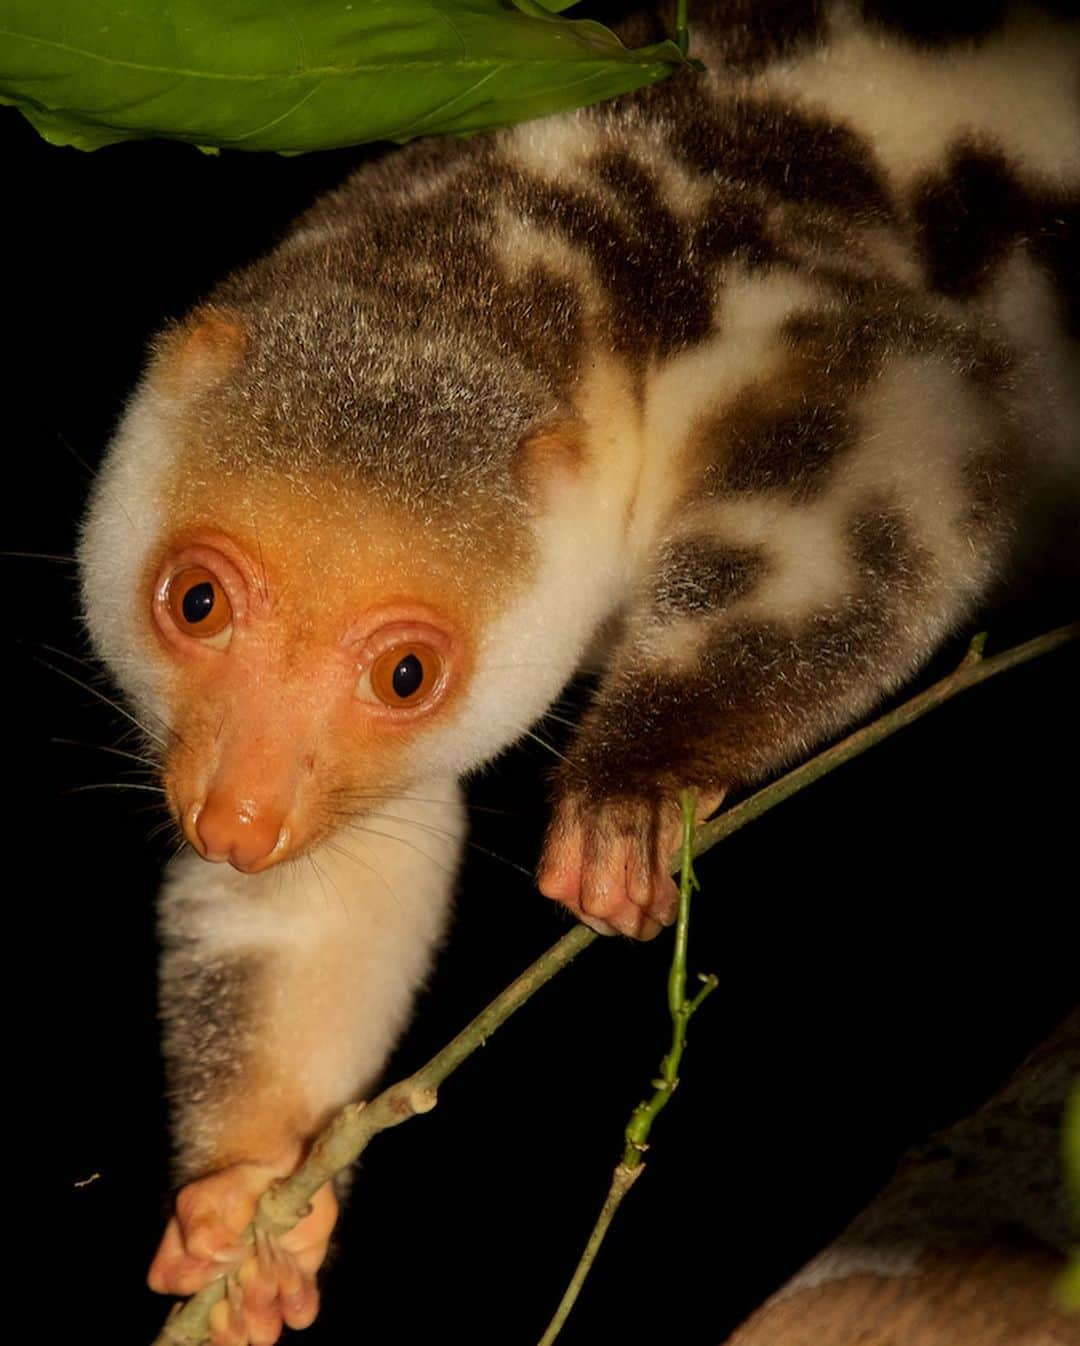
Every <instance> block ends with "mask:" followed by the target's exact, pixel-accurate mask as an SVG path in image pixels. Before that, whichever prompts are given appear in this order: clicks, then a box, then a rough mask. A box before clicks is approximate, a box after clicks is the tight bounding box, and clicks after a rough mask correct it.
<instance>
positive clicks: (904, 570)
mask: <svg viewBox="0 0 1080 1346" xmlns="http://www.w3.org/2000/svg"><path fill="white" fill-rule="evenodd" d="M847 531H848V544H849V546H850V548H851V554H852V557H853V558H854V560H855V564H856V565H857V566H858V569H859V574H860V576H861V581H862V584H863V586H864V587H865V588H866V590H867V591H869V590H872V589H873V588H875V587H876V588H877V589H878V590H879V591H880V593H881V595H882V601H883V602H884V601H888V602H895V601H896V600H897V599H898V598H900V597H901V596H906V597H911V596H913V595H915V594H917V592H918V590H919V589H920V587H921V586H922V583H923V582H924V581H925V579H926V578H927V575H928V572H929V568H930V566H931V564H932V563H931V560H930V557H929V556H928V555H927V553H926V551H925V550H924V549H923V548H922V547H920V546H919V545H918V544H917V543H916V542H915V541H914V539H913V538H912V537H911V529H910V527H909V526H908V521H907V519H906V517H905V515H904V513H903V511H902V510H901V509H899V508H897V507H895V506H889V505H880V506H876V507H873V508H865V507H864V508H862V509H861V510H860V511H859V513H858V514H856V515H855V516H854V518H852V519H851V521H850V522H849V524H848V530H847Z"/></svg>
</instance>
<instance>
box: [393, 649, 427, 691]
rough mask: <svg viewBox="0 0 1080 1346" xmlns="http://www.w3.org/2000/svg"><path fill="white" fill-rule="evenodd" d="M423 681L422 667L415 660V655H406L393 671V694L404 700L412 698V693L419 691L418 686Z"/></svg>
mask: <svg viewBox="0 0 1080 1346" xmlns="http://www.w3.org/2000/svg"><path fill="white" fill-rule="evenodd" d="M423 681H424V665H423V664H422V663H421V662H420V660H419V659H417V657H416V655H415V654H407V655H406V656H405V658H404V659H402V660H401V661H400V662H399V663H398V665H397V667H396V668H395V669H394V676H393V678H392V679H391V682H392V684H393V688H394V694H395V695H396V696H400V697H401V699H402V700H404V699H405V698H406V697H407V696H412V695H413V693H414V692H417V691H419V690H420V685H421V683H422V682H423Z"/></svg>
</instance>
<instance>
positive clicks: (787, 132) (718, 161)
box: [671, 99, 890, 218]
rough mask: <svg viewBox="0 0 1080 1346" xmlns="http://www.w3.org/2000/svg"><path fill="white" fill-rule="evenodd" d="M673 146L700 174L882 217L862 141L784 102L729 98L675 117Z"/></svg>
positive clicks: (879, 191)
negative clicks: (714, 106) (708, 107)
mask: <svg viewBox="0 0 1080 1346" xmlns="http://www.w3.org/2000/svg"><path fill="white" fill-rule="evenodd" d="M671 143H672V148H673V150H674V151H675V152H676V153H677V154H679V155H680V156H681V157H682V158H684V159H685V160H686V161H687V162H688V163H690V164H691V165H692V166H693V167H694V168H696V169H697V170H698V171H699V172H701V173H705V174H709V175H715V176H716V177H718V178H719V179H720V180H721V181H724V180H726V181H727V182H729V183H735V184H738V183H743V184H748V185H750V186H752V187H754V188H756V189H757V190H759V191H762V192H764V193H766V194H767V195H769V196H773V197H777V198H779V199H780V200H785V201H794V202H797V203H798V204H800V205H807V204H816V205H823V206H828V207H832V208H834V209H838V210H842V211H845V212H854V213H857V214H859V215H860V216H862V217H863V218H888V216H889V214H890V210H889V204H888V199H887V197H886V194H885V189H884V186H883V184H882V182H881V179H880V176H879V174H878V171H877V168H876V166H875V164H874V160H873V156H872V154H871V152H870V149H869V147H868V146H867V145H866V143H865V142H864V141H863V140H861V139H860V138H859V137H858V136H857V135H856V134H855V133H854V131H852V130H851V129H850V128H849V127H847V126H845V125H843V124H842V123H840V122H833V121H830V120H829V119H828V118H827V117H824V116H820V115H814V114H812V113H806V112H800V111H798V110H796V109H794V108H792V107H791V106H789V105H788V104H785V103H780V102H774V101H767V100H761V99H758V100H750V99H731V100H729V101H727V102H726V103H724V104H723V106H721V107H720V108H718V109H717V110H715V111H713V110H712V109H711V108H710V109H709V110H707V111H705V110H702V109H700V108H699V109H698V112H697V115H696V116H692V117H687V118H685V119H680V121H679V122H678V123H676V124H675V125H674V126H673V128H672V131H671Z"/></svg>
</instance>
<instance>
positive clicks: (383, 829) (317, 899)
mask: <svg viewBox="0 0 1080 1346" xmlns="http://www.w3.org/2000/svg"><path fill="white" fill-rule="evenodd" d="M419 795H420V796H421V798H415V797H410V796H404V797H400V798H396V799H388V800H386V801H380V802H379V804H378V806H377V808H376V809H375V812H374V814H373V815H372V816H370V817H369V818H367V819H365V820H364V822H363V823H362V824H360V825H358V827H357V828H356V829H355V830H345V831H342V832H339V833H338V834H337V835H336V836H335V837H334V839H333V840H332V841H331V842H328V843H324V844H323V845H322V846H321V847H319V848H318V849H317V850H316V851H314V852H313V853H312V854H311V855H310V856H309V857H306V858H303V859H301V860H298V861H294V862H293V863H291V864H288V865H286V866H283V867H279V868H275V869H271V870H267V871H266V872H264V873H262V874H256V875H245V874H240V873H238V872H237V871H236V870H234V869H232V868H231V867H229V866H226V865H208V864H206V863H205V862H204V861H203V860H201V859H199V858H198V857H196V856H195V855H194V854H193V853H191V852H187V853H186V854H185V855H183V856H182V857H181V858H180V859H179V860H177V861H176V862H175V863H174V864H173V865H172V866H171V867H170V869H169V872H168V875H167V878H166V882H165V886H164V889H163V892H162V897H161V920H162V926H163V929H164V931H165V934H166V939H167V940H168V937H169V935H170V933H171V932H172V931H173V930H175V931H176V932H177V933H178V934H179V935H180V937H181V938H182V940H183V941H184V949H185V956H187V955H190V956H192V957H193V958H195V960H196V961H197V962H199V963H201V964H207V963H214V962H216V961H217V960H226V961H228V960H232V959H236V958H243V957H245V956H247V955H255V956H257V957H258V959H259V961H260V962H262V963H263V964H264V965H265V966H266V968H267V971H268V974H269V977H270V978H271V979H272V983H273V988H274V989H273V994H272V997H271V999H270V1002H269V1004H268V1005H263V1006H262V1008H261V1010H260V1015H259V1018H260V1023H259V1033H260V1037H261V1038H264V1039H265V1040H266V1042H268V1043H270V1044H272V1045H273V1048H274V1051H275V1053H276V1055H277V1058H278V1061H279V1064H278V1066H277V1069H278V1070H279V1071H280V1074H281V1076H282V1079H283V1080H286V1081H288V1082H289V1088H290V1092H292V1093H294V1094H295V1096H296V1097H297V1098H298V1099H299V1100H300V1101H302V1102H303V1103H304V1104H305V1105H306V1106H307V1108H308V1109H309V1110H310V1112H311V1114H312V1115H317V1116H319V1115H324V1114H325V1113H326V1112H327V1111H328V1110H330V1109H335V1108H338V1107H340V1106H342V1105H343V1104H344V1103H346V1102H348V1101H349V1100H350V1099H352V1098H354V1097H358V1096H360V1095H361V1094H362V1092H363V1091H364V1090H366V1089H368V1088H369V1086H370V1085H371V1082H372V1080H373V1079H374V1078H375V1077H376V1075H377V1074H378V1072H379V1070H380V1069H381V1067H382V1064H383V1062H384V1060H385V1058H386V1056H387V1054H388V1052H389V1051H390V1049H391V1047H392V1046H393V1044H394V1041H395V1040H396V1038H397V1036H398V1035H399V1033H400V1031H401V1029H402V1027H403V1025H404V1023H405V1020H406V1018H407V1016H408V1013H409V1010H410V1008H411V1005H412V1002H413V999H414V997H415V994H416V991H417V989H418V987H419V986H420V985H421V983H422V982H423V980H424V978H425V977H426V976H427V973H428V970H429V968H430V966H431V960H432V956H433V954H434V951H435V949H436V947H437V945H438V942H439V940H440V939H441V937H442V934H443V931H444V929H445V926H446V919H447V915H448V912H449V908H450V899H451V895H452V891H453V884H454V876H455V872H456V869H457V865H458V860H459V857H460V852H461V845H462V838H463V836H464V831H465V816H464V809H463V808H462V805H461V800H460V791H459V788H458V786H457V783H456V782H455V781H453V780H446V779H443V778H435V779H432V780H427V781H425V782H424V783H423V786H422V788H419ZM430 801H439V802H430ZM188 941H191V943H190V944H189V943H188ZM204 1124H205V1125H206V1126H209V1127H213V1126H215V1125H217V1124H218V1119H217V1118H216V1117H213V1116H208V1117H207V1118H206V1120H205V1123H204ZM189 1125H190V1126H191V1127H194V1128H198V1126H199V1125H200V1122H199V1119H198V1118H191V1119H190V1122H189ZM188 1140H189V1143H192V1144H193V1145H194V1146H195V1147H196V1148H202V1147H203V1146H207V1147H208V1148H212V1145H208V1142H209V1141H210V1138H209V1137H197V1136H195V1135H189V1137H188Z"/></svg>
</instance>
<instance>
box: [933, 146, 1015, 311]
mask: <svg viewBox="0 0 1080 1346" xmlns="http://www.w3.org/2000/svg"><path fill="white" fill-rule="evenodd" d="M914 214H915V219H916V224H917V229H918V237H919V245H920V249H921V251H922V256H923V264H924V266H925V268H926V273H927V278H928V280H929V283H930V285H931V286H932V287H933V288H934V289H935V290H939V291H940V292H941V293H942V294H948V295H953V296H956V297H959V298H964V297H968V296H970V295H973V294H975V293H977V292H978V290H979V289H980V288H981V287H982V286H983V285H984V284H985V283H986V281H987V280H988V279H989V277H990V274H991V272H992V270H993V268H994V266H995V265H996V264H997V263H998V262H1000V261H1001V260H1002V259H1003V258H1004V257H1005V256H1006V254H1007V253H1008V251H1009V248H1010V247H1011V246H1012V244H1013V243H1014V242H1015V241H1016V239H1017V238H1018V237H1019V236H1020V235H1021V234H1024V233H1025V232H1027V231H1028V230H1030V229H1032V228H1033V227H1034V226H1035V225H1036V223H1037V216H1038V211H1037V207H1036V205H1035V202H1034V201H1033V200H1032V199H1031V197H1030V196H1029V195H1028V194H1027V192H1026V191H1024V189H1023V188H1022V187H1021V186H1020V184H1019V183H1018V182H1017V181H1016V180H1015V178H1014V177H1013V175H1012V173H1011V171H1010V169H1009V166H1008V164H1007V162H1006V160H1005V156H1004V155H1003V154H1001V153H1000V152H999V151H997V150H987V149H980V148H977V147H975V146H972V145H968V144H963V145H958V146H956V147H955V148H954V149H953V151H952V153H951V154H950V156H949V164H948V168H947V170H946V171H945V173H944V174H942V175H940V176H938V177H935V178H933V179H931V180H930V181H929V182H927V183H926V184H925V185H924V186H923V187H922V188H921V189H920V190H919V191H918V192H917V193H916V196H915V200H914Z"/></svg>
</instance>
